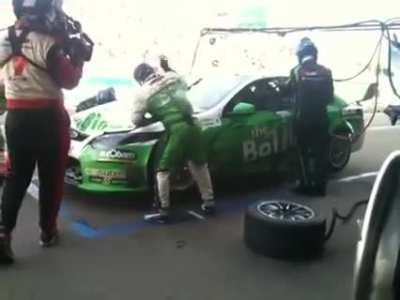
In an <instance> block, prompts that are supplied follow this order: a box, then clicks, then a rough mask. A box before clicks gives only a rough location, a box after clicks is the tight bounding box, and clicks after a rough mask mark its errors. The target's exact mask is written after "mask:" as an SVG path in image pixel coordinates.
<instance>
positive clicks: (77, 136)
mask: <svg viewBox="0 0 400 300" xmlns="http://www.w3.org/2000/svg"><path fill="white" fill-rule="evenodd" d="M69 136H70V138H71V140H74V141H79V142H82V141H84V140H86V139H87V138H88V137H89V136H88V135H87V134H84V133H82V132H79V131H78V130H76V129H73V128H71V129H70V132H69Z"/></svg>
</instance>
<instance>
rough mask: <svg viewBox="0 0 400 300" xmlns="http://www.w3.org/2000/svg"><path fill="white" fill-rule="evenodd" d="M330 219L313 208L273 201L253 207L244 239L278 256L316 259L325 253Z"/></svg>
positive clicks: (269, 254)
mask: <svg viewBox="0 0 400 300" xmlns="http://www.w3.org/2000/svg"><path fill="white" fill-rule="evenodd" d="M325 228H326V220H325V219H324V218H322V217H320V216H318V215H317V213H316V212H315V210H313V209H312V208H311V207H309V206H306V205H302V204H298V203H295V202H289V201H281V200H272V201H262V202H257V203H255V204H253V205H251V206H249V208H248V210H247V212H246V215H245V224H244V240H245V243H246V245H247V246H248V247H249V248H250V249H252V250H253V251H255V252H256V253H258V254H262V255H265V256H269V257H274V258H288V259H301V258H313V257H317V256H319V255H321V254H322V252H323V248H324V243H325Z"/></svg>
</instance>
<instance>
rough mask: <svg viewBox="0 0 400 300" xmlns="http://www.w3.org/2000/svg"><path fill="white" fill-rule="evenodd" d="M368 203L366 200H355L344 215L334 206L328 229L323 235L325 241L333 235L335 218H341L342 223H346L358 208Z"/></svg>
mask: <svg viewBox="0 0 400 300" xmlns="http://www.w3.org/2000/svg"><path fill="white" fill-rule="evenodd" d="M367 204H368V200H361V201H358V202H356V203H355V204H354V205H353V206H352V207H351V208H350V211H349V212H348V213H347V214H345V215H341V214H340V213H339V212H338V211H337V209H336V208H333V209H332V220H331V224H330V226H329V229H328V231H327V233H326V236H325V242H327V241H328V240H329V239H330V238H331V237H332V235H333V232H334V231H335V228H336V224H337V220H341V221H342V222H343V223H344V224H345V223H347V222H348V221H350V220H351V219H352V218H353V216H354V214H355V213H356V212H357V210H358V208H359V207H361V206H364V205H367Z"/></svg>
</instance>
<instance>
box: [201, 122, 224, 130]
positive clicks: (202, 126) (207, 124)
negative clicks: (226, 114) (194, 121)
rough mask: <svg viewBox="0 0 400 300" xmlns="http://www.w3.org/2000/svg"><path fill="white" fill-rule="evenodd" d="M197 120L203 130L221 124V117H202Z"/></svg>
mask: <svg viewBox="0 0 400 300" xmlns="http://www.w3.org/2000/svg"><path fill="white" fill-rule="evenodd" d="M198 122H199V123H200V126H201V128H202V129H203V130H204V129H207V128H210V127H218V126H221V124H222V121H221V119H203V120H201V121H198Z"/></svg>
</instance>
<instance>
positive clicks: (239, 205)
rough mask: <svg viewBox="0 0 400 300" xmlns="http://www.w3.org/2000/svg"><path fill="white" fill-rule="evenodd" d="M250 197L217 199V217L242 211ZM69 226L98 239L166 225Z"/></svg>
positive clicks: (140, 222) (78, 223)
mask: <svg viewBox="0 0 400 300" xmlns="http://www.w3.org/2000/svg"><path fill="white" fill-rule="evenodd" d="M251 199H252V200H251V201H249V200H241V201H232V200H225V201H224V200H222V201H219V202H218V205H217V210H218V215H217V217H220V216H223V215H228V214H237V213H241V212H243V211H244V210H245V209H246V208H247V206H248V205H249V204H250V203H252V202H254V201H255V200H257V199H254V197H251ZM183 222H200V220H198V219H196V218H191V219H187V220H185V221H183ZM178 223H179V222H176V223H175V224H178ZM169 225H174V224H169ZM70 226H71V228H72V230H74V231H75V232H76V233H77V234H78V235H80V236H81V237H83V238H88V239H98V238H104V237H107V236H113V235H132V234H135V233H137V232H139V231H142V230H146V229H151V228H157V227H164V226H166V225H162V224H154V223H150V222H147V221H144V220H143V219H139V220H137V221H134V222H132V223H127V224H118V225H111V226H107V227H103V228H94V227H93V226H91V225H90V224H89V223H88V222H87V221H85V220H77V221H73V223H72V224H71V225H70Z"/></svg>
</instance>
